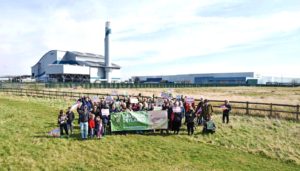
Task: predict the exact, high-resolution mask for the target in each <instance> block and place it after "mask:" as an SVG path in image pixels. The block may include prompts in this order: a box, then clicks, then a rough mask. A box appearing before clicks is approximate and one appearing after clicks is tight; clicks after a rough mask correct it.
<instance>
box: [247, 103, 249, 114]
mask: <svg viewBox="0 0 300 171" xmlns="http://www.w3.org/2000/svg"><path fill="white" fill-rule="evenodd" d="M246 115H249V102H248V101H247V102H246Z"/></svg>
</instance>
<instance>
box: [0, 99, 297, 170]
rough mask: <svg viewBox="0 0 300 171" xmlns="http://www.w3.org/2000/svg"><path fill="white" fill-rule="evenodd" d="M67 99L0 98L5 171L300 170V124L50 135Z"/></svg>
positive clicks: (261, 122)
mask: <svg viewBox="0 0 300 171" xmlns="http://www.w3.org/2000/svg"><path fill="white" fill-rule="evenodd" d="M68 104H70V102H66V101H53V100H43V99H33V98H20V97H3V96H2V97H0V111H2V112H1V114H0V139H1V141H0V147H1V148H0V170H8V169H10V170H66V169H75V170H99V169H101V170H108V169H110V170H300V150H299V149H300V142H299V140H300V137H299V132H300V124H299V123H295V122H292V121H279V120H269V119H267V118H251V117H241V116H234V117H232V123H231V124H229V125H222V124H221V123H220V116H215V117H214V119H215V121H216V122H217V127H218V128H217V133H216V134H214V135H208V136H203V135H201V134H199V129H198V130H197V131H196V132H197V134H196V135H194V136H191V137H190V136H187V133H186V131H185V130H184V131H183V132H182V133H181V134H180V135H178V136H175V135H169V136H166V135H163V136H162V135H160V134H158V133H156V134H154V135H134V134H131V135H127V136H125V135H113V136H107V137H105V138H104V139H103V140H96V139H95V140H88V141H81V140H80V139H79V130H78V129H76V131H75V134H74V135H73V136H71V137H70V138H69V139H66V138H51V137H48V136H47V132H48V131H50V130H51V129H53V128H55V127H56V118H57V112H58V110H59V109H60V108H63V109H65V108H66V107H67V105H68Z"/></svg>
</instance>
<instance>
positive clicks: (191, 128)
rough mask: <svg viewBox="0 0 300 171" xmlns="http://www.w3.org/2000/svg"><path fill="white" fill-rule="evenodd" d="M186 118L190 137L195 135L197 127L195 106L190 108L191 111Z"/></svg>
mask: <svg viewBox="0 0 300 171" xmlns="http://www.w3.org/2000/svg"><path fill="white" fill-rule="evenodd" d="M185 118H186V124H187V130H188V135H193V134H194V126H195V122H194V120H195V111H194V108H193V106H190V109H189V111H188V112H186V114H185Z"/></svg>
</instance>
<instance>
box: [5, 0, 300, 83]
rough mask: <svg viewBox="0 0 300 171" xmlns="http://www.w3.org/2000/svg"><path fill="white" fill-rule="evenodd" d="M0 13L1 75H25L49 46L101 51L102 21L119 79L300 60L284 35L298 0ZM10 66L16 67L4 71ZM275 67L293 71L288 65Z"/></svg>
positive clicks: (134, 0) (81, 5)
mask: <svg viewBox="0 0 300 171" xmlns="http://www.w3.org/2000/svg"><path fill="white" fill-rule="evenodd" d="M0 10H1V11H2V15H1V16H0V21H1V22H0V37H1V40H0V59H1V63H0V73H5V74H9V73H11V74H21V73H30V67H31V66H32V65H34V64H35V63H36V62H37V61H38V60H39V59H40V57H41V56H42V55H43V54H44V53H46V52H47V51H48V50H52V49H59V50H76V51H83V52H91V53H98V54H103V52H104V25H105V21H107V20H108V19H109V20H110V21H111V27H112V35H111V44H110V45H111V47H110V49H111V52H110V53H111V57H112V62H114V63H117V64H120V65H121V66H122V72H121V73H122V74H123V78H127V77H129V76H131V75H135V73H143V74H146V75H147V74H153V73H156V72H157V73H174V72H176V68H178V66H180V68H186V69H184V70H183V71H182V72H185V71H188V72H189V73H191V72H205V71H209V72H212V71H220V72H226V71H243V70H247V71H249V70H252V71H256V70H263V67H261V66H254V65H252V66H246V65H244V64H243V62H242V60H246V61H248V60H249V58H251V56H253V55H255V59H258V58H259V59H260V60H261V63H262V64H264V65H266V64H268V63H269V62H270V58H273V60H272V62H273V63H274V66H277V64H278V62H277V61H282V59H289V60H296V61H298V62H299V58H296V57H297V54H299V51H300V50H297V48H295V47H294V46H296V45H297V44H299V41H300V40H299V39H298V38H297V39H293V38H292V37H291V36H289V34H290V33H293V35H297V34H299V30H300V22H299V21H298V20H299V18H300V12H299V11H300V7H299V1H289V2H287V1H282V0H276V1H258V0H253V1H252V0H251V1H250V0H245V1H236V0H230V1H220V0H210V1H208V0H207V1H199V0H187V1H184V2H183V1H182V0H173V1H167V0H166V1H160V0H152V1H148V0H141V1H140V0H131V1H123V0H115V1H97V0H87V1H72V0H66V1H59V0H53V1H51V2H39V1H29V2H26V3H25V2H24V1H20V0H19V1H14V2H9V1H7V2H5V3H4V2H1V4H0ZM278 37H280V38H278ZM279 41H280V42H279ZM283 41H284V43H282V42H283ZM278 44H280V46H279V45H278ZM265 47H266V49H265ZM280 47H282V48H285V47H286V48H287V49H289V51H290V52H289V53H288V54H287V53H284V52H283V51H284V50H282V48H280ZM280 54H281V55H288V56H284V57H282V56H280ZM234 56H239V60H237V61H235V62H234V63H235V65H229V64H228V65H224V59H227V58H229V59H233V60H236V59H235V58H234ZM195 58H197V60H195ZM3 61H5V62H3ZM17 61H21V63H19V64H18V68H17V69H15V68H13V67H11V65H13V64H14V63H16V62H17ZM193 61H195V62H193ZM217 61H222V63H221V64H216V62H217ZM210 62H213V63H210ZM191 63H192V64H191ZM294 63H296V62H294ZM191 65H192V66H193V67H192V69H191V67H189V66H191ZM3 66H5V67H3ZM197 66H200V68H202V69H203V70H202V69H201V70H199V69H197V68H199V67H197ZM213 66H217V67H213ZM227 66H230V67H227ZM282 67H283V68H285V70H286V71H288V70H289V71H288V72H289V73H292V72H294V71H295V69H294V67H295V66H294V65H289V64H286V66H282ZM154 68H155V69H154ZM211 68H212V69H211ZM271 69H272V70H274V71H276V69H275V68H271Z"/></svg>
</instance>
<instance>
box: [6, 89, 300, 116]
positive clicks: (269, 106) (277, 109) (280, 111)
mask: <svg viewBox="0 0 300 171" xmlns="http://www.w3.org/2000/svg"><path fill="white" fill-rule="evenodd" d="M0 92H2V93H5V94H7V95H15V96H29V97H37V98H51V99H61V98H65V99H66V98H68V99H74V100H75V99H78V98H80V97H83V96H89V97H98V98H105V97H106V96H115V97H118V98H119V99H120V100H122V99H126V98H127V96H126V95H111V94H103V93H102V94H101V93H86V92H72V91H56V90H44V89H41V90H39V89H24V88H3V87H0ZM135 97H137V96H135ZM138 97H140V98H153V99H154V100H157V99H159V98H161V97H154V96H152V97H150V96H138ZM199 101H200V100H199V99H195V104H198V102H199ZM209 101H210V103H211V104H212V105H213V107H214V111H215V112H222V109H221V108H220V106H221V105H222V104H223V103H224V100H209ZM230 103H231V105H232V109H233V111H232V112H234V113H235V114H241V115H252V116H267V117H272V118H285V119H293V120H297V121H299V114H300V108H299V104H298V105H291V104H276V103H258V102H248V101H231V102H230Z"/></svg>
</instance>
